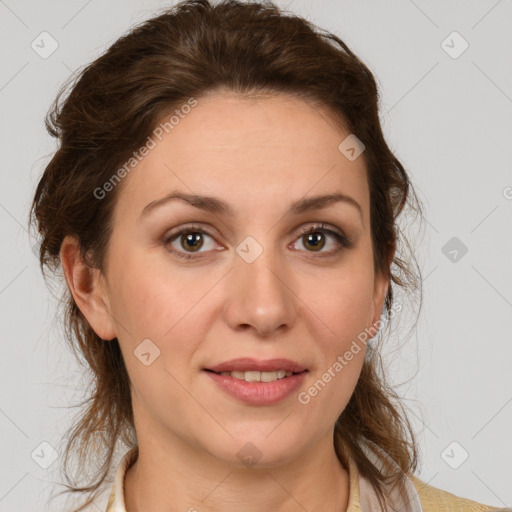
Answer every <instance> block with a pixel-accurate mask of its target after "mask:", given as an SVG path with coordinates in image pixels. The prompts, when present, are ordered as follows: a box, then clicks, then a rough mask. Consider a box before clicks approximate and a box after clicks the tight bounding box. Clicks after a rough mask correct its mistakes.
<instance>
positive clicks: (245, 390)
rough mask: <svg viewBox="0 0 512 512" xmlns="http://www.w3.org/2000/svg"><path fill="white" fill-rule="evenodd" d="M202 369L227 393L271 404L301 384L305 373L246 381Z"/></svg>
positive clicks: (259, 403)
mask: <svg viewBox="0 0 512 512" xmlns="http://www.w3.org/2000/svg"><path fill="white" fill-rule="evenodd" d="M204 371H205V373H206V374H207V375H208V376H209V377H210V378H211V379H213V381H214V382H215V383H216V384H217V385H218V386H219V387H220V388H221V389H222V390H223V391H225V392H226V393H227V394H228V395H231V396H232V397H234V398H236V399H237V400H240V401H241V402H245V403H247V404H252V405H272V404H276V403H278V402H280V401H281V400H284V399H285V398H287V397H288V396H290V395H291V394H292V393H293V392H294V391H295V390H296V389H297V388H298V387H299V386H300V385H301V384H302V382H303V380H304V378H305V376H306V373H307V372H302V373H296V374H294V375H290V377H285V378H284V379H278V380H275V381H274V382H247V381H245V380H240V379H235V378H234V377H228V376H227V375H219V374H217V373H213V372H208V371H206V370H204Z"/></svg>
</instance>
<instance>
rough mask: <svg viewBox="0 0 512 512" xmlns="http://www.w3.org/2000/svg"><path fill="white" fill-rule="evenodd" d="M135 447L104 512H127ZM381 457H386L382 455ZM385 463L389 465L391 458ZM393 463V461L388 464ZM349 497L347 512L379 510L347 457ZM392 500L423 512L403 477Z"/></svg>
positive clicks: (413, 511)
mask: <svg viewBox="0 0 512 512" xmlns="http://www.w3.org/2000/svg"><path fill="white" fill-rule="evenodd" d="M363 449H364V450H365V453H366V454H367V456H368V457H369V458H370V459H372V461H373V462H374V464H375V465H377V466H378V467H380V468H382V467H383V466H382V460H381V459H380V458H379V457H378V456H377V455H376V454H375V453H374V452H372V451H371V450H369V449H368V448H366V449H365V448H363ZM137 455H138V447H137V446H134V447H132V448H131V449H130V450H128V452H126V453H125V454H124V456H123V457H122V459H121V461H120V463H119V465H118V467H117V470H116V474H115V477H114V485H113V487H112V491H111V493H110V497H109V500H108V504H107V509H106V512H126V508H125V502H124V477H125V475H126V472H127V470H128V469H129V467H130V466H131V465H132V464H133V463H134V462H135V461H136V459H137ZM384 457H386V456H385V455H384ZM388 462H391V461H390V459H389V460H388ZM391 463H392V462H391ZM348 474H349V498H348V506H347V512H378V511H381V508H380V506H379V502H378V499H377V494H376V492H375V490H374V488H373V486H372V485H371V483H370V482H369V481H368V480H367V479H366V478H365V477H364V476H363V475H361V474H360V473H359V471H358V469H357V465H356V463H355V461H354V460H353V459H352V458H349V467H348ZM391 498H392V501H393V506H394V507H395V510H400V511H401V512H423V509H422V507H421V503H420V499H419V496H418V492H417V490H416V488H415V486H414V484H413V482H412V481H411V480H410V479H409V478H408V477H406V478H405V481H404V487H403V489H402V491H401V492H399V491H397V490H396V489H393V490H392V491H391Z"/></svg>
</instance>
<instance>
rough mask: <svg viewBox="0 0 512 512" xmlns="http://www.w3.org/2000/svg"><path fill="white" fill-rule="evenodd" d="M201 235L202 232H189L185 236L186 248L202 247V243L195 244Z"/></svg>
mask: <svg viewBox="0 0 512 512" xmlns="http://www.w3.org/2000/svg"><path fill="white" fill-rule="evenodd" d="M200 236H201V234H200V233H190V234H188V235H187V236H186V237H185V244H186V247H185V248H189V249H195V250H197V249H200V248H201V246H202V244H201V245H199V246H196V245H194V244H195V243H197V241H198V237H200Z"/></svg>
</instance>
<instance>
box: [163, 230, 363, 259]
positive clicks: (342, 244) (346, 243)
mask: <svg viewBox="0 0 512 512" xmlns="http://www.w3.org/2000/svg"><path fill="white" fill-rule="evenodd" d="M190 233H199V234H205V235H208V236H209V237H211V238H213V236H212V235H210V234H209V233H208V232H206V231H204V230H203V228H202V227H201V226H198V225H194V224H193V225H188V226H185V227H184V228H182V229H180V230H179V231H177V232H175V233H171V234H169V235H166V236H165V237H164V238H163V243H164V245H165V246H166V247H167V246H168V245H169V244H170V243H171V242H173V241H174V240H175V239H177V238H179V237H180V236H181V235H185V234H190ZM312 233H323V234H327V235H331V236H333V237H334V239H335V240H336V242H337V243H338V244H339V247H337V248H336V249H334V250H331V251H329V252H324V253H319V256H318V257H320V258H325V257H330V256H334V255H335V254H337V253H338V252H340V251H341V250H342V249H343V248H345V249H349V248H351V247H352V246H353V244H352V242H350V240H349V239H348V238H347V237H346V236H345V235H344V234H342V233H341V232H340V233H338V232H337V231H334V230H332V229H329V228H326V227H325V224H315V225H313V226H308V227H305V228H303V229H302V230H301V231H300V233H299V238H301V237H303V236H305V235H309V234H312ZM170 252H172V253H173V254H175V255H176V256H178V257H179V258H183V259H186V260H189V259H192V258H197V257H200V256H197V254H201V253H187V252H182V251H177V250H176V249H174V248H172V249H170ZM306 252H311V253H314V251H306ZM203 254H204V253H203Z"/></svg>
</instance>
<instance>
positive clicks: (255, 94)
mask: <svg viewBox="0 0 512 512" xmlns="http://www.w3.org/2000/svg"><path fill="white" fill-rule="evenodd" d="M64 90H65V89H64ZM64 90H63V91H61V94H62V93H63V92H64ZM47 127H48V129H49V131H50V133H51V134H52V135H53V136H55V137H57V138H58V139H59V140H60V142H61V145H60V148H59V150H58V151H57V152H56V153H55V155H54V157H53V159H52V160H51V162H50V163H49V165H48V166H47V168H46V169H45V172H44V175H43V176H42V178H41V181H40V183H39V185H38V187H37V191H36V194H35V197H34V202H33V216H34V217H35V223H36V224H37V227H38V229H39V232H40V233H41V235H42V243H41V250H40V261H41V266H42V268H44V266H45V265H46V266H48V267H49V268H51V269H52V270H56V269H57V268H58V266H59V265H62V269H63V271H64V275H65V279H66V283H67V289H68V291H69V296H68V303H67V310H66V312H67V317H66V318H67V326H68V328H69V339H70V341H71V342H72V343H74V344H76V347H77V348H78V349H79V351H80V352H81V354H82V355H83V357H84V358H85V360H86V361H87V363H88V364H89V366H90V368H91V370H92V372H93V376H94V379H93V383H94V390H93V392H92V394H91V399H90V401H89V403H88V404H87V407H86V409H85V413H84V416H83V418H82V419H81V420H80V421H79V423H77V425H76V426H75V428H74V429H73V431H72V433H71V437H70V440H69V444H68V446H67V451H66V463H67V460H68V456H69V455H70V454H71V453H73V452H74V453H75V454H76V455H77V456H78V457H80V460H81V462H82V463H84V461H85V463H91V462H92V460H93V459H94V458H95V457H98V456H100V457H101V462H102V465H101V467H100V468H99V469H98V470H97V473H96V474H95V475H94V478H93V479H92V481H90V482H88V485H84V486H81V487H80V486H76V485H71V486H70V489H71V490H72V491H74V492H89V493H91V495H90V496H89V498H88V500H87V501H86V502H85V503H84V504H83V505H82V506H81V507H78V508H76V509H75V511H76V512H78V511H80V510H83V509H84V508H85V507H86V506H87V505H88V504H90V503H91V502H92V500H93V499H94V497H95V495H94V493H95V492H97V491H98V490H99V488H100V486H101V484H102V483H103V482H104V481H105V479H106V477H107V474H108V472H109V470H110V469H111V465H112V461H113V456H114V452H115V448H116V446H117V444H118V442H119V441H120V442H122V443H123V444H124V446H125V447H128V448H129V450H128V451H127V452H126V454H125V456H124V457H123V459H122V461H121V463H120V464H119V466H118V467H117V472H116V475H115V482H114V486H113V488H112V492H111V494H110V500H109V503H108V507H107V512H141V511H148V510H151V511H152V512H159V511H163V510H166V511H168V510H170V509H171V507H172V510H188V511H193V510H199V511H213V510H221V509H222V510H228V511H229V510H244V511H248V512H250V511H256V510H257V511H261V510H272V511H292V510H310V511H313V510H320V509H322V510H339V511H351V512H352V511H356V510H364V511H370V510H371V511H373V510H400V511H421V510H423V511H431V510H436V511H438V510H452V509H458V510H459V509H460V510H463V509H464V507H467V508H468V509H471V510H491V509H492V507H489V506H486V505H482V504H478V503H475V502H472V501H469V500H465V499H463V498H458V497H456V496H453V495H452V494H449V493H447V492H444V491H442V490H439V489H436V488H434V487H431V486H429V485H427V484H426V483H424V482H422V481H421V480H420V479H418V478H417V477H415V476H414V470H415V469H416V467H417V446H416V441H415V439H414V434H413V432H412V429H411V427H410V424H409V422H408V420H407V417H406V415H405V413H404V411H403V409H402V407H401V405H400V404H399V402H397V401H396V398H397V397H396V395H395V394H394V393H393V391H392V390H391V389H390V388H389V387H388V386H387V385H386V383H385V380H384V377H383V375H382V374H381V372H380V367H379V352H378V349H377V348H376V347H375V346H373V345H372V344H369V343H368V342H369V341H370V340H371V339H373V338H374V337H375V335H376V334H377V332H378V331H379V329H380V328H381V327H382V324H385V323H388V322H389V320H391V319H392V317H393V316H394V315H396V313H397V311H399V310H400V304H396V303H395V301H394V299H393V286H399V287H403V288H411V289H413V290H414V288H415V287H418V286H419V283H420V279H419V277H418V274H416V273H415V272H414V271H413V269H412V267H411V264H410V263H408V262H407V261H406V260H404V259H402V258H401V257H400V255H399V253H398V251H397V247H399V245H400V242H401V240H400V237H399V236H398V230H397V227H396V220H397V217H398V215H399V214H400V213H401V212H402V210H403V209H404V207H405V206H406V204H407V203H408V202H410V203H411V204H412V205H413V207H414V205H416V209H417V210H418V211H419V210H420V208H419V203H418V201H417V199H416V197H415V195H414V192H413V189H412V185H411V184H410V182H409V178H408V176H407V174H406V172H405V170H404V168H403V167H402V165H401V164H400V162H399V161H398V160H397V159H396V158H395V156H394V155H393V154H392V152H391V151H390V149H389V148H388V146H387V144H386V142H385V140H384V137H383V134H382V131H381V127H380V123H379V117H378V94H377V87H376V83H375V80H374V78H373V76H372V74H371V72H370V71H369V70H368V69H367V68H366V67H365V65H364V64H363V63H362V62H361V61H360V60H359V59H358V58H357V57H356V56H355V55H354V54H353V53H352V52H351V51H350V50H349V48H348V47H347V46H346V45H345V44H344V43H343V42H342V41H341V40H340V39H339V38H337V37H336V36H334V35H331V34H322V33H321V32H320V31H318V30H317V29H315V28H314V27H313V26H312V25H310V24H309V23H307V22H306V21H305V20H303V19H301V18H298V17H295V16H291V15H285V14H284V13H282V12H280V11H279V9H278V8H277V7H275V6H273V5H272V4H265V5H260V4H252V3H251V4H249V3H247V4H244V3H238V2H223V3H220V4H218V5H215V6H212V5H210V4H209V3H208V2H207V1H206V0H201V1H200V0H198V1H190V2H184V3H182V4H179V5H178V6H176V7H175V8H172V9H169V10H168V11H167V12H164V13H163V14H161V15H160V16H158V17H156V18H154V19H152V20H149V21H147V22H145V23H143V24H141V25H140V26H139V27H137V28H135V29H134V30H132V31H131V32H130V33H129V34H128V35H126V36H124V37H122V38H120V39H119V40H118V41H117V42H115V43H114V44H113V45H112V46H111V47H110V48H109V49H108V51H107V52H106V53H105V54H104V55H102V56H101V57H100V58H98V59H97V60H96V61H95V62H93V63H92V64H91V65H90V66H88V67H87V68H86V69H85V70H83V72H82V73H81V74H80V76H79V77H78V78H77V79H76V81H75V83H74V84H73V86H72V88H71V90H70V92H69V94H68V96H67V97H66V99H65V100H63V101H61V95H59V97H58V98H57V100H56V102H55V105H54V106H53V111H52V113H51V114H50V116H49V117H48V119H47ZM392 265H395V272H393V271H392V268H391V267H392ZM397 271H398V273H397ZM381 315H382V316H381ZM102 448H103V450H105V453H104V454H103V453H101V449H102ZM457 507H458V508H457ZM471 507H473V508H471Z"/></svg>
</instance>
